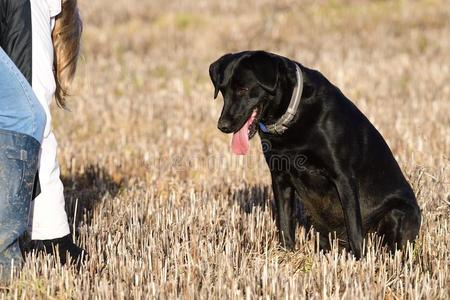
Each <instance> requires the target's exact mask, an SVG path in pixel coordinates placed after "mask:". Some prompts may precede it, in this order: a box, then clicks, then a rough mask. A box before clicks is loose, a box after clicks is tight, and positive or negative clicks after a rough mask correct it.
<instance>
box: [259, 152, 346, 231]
mask: <svg viewBox="0 0 450 300" xmlns="http://www.w3.org/2000/svg"><path fill="white" fill-rule="evenodd" d="M266 160H267V163H268V164H269V168H270V169H271V171H275V172H280V171H281V172H284V173H287V174H289V177H290V179H291V183H292V185H293V186H294V188H295V190H296V192H297V194H298V196H299V198H300V200H301V202H302V203H303V205H304V208H305V211H306V213H307V215H308V219H309V222H310V223H311V225H313V226H314V227H315V228H316V229H317V230H318V231H320V232H332V231H337V232H341V231H343V230H344V229H343V228H342V224H344V215H343V211H342V206H341V205H340V201H339V197H338V194H337V191H336V189H335V186H334V184H333V182H332V181H331V179H330V177H329V175H328V174H329V173H328V171H327V170H326V169H325V168H323V167H320V165H321V163H320V161H316V160H314V158H313V157H311V155H308V154H306V153H305V154H303V153H301V152H292V153H289V151H283V153H282V154H281V152H278V154H275V153H274V152H272V153H271V156H270V157H269V156H268V157H266ZM344 231H345V230H344Z"/></svg>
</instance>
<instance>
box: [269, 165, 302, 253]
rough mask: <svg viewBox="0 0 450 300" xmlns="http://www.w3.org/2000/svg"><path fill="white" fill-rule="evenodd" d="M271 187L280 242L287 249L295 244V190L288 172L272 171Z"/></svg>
mask: <svg viewBox="0 0 450 300" xmlns="http://www.w3.org/2000/svg"><path fill="white" fill-rule="evenodd" d="M272 189H273V194H274V197H275V206H276V210H277V211H276V214H275V219H276V224H277V228H278V234H279V238H280V243H281V244H282V245H283V246H284V247H285V248H287V249H293V248H294V246H295V227H296V225H297V222H296V219H295V203H294V201H295V190H294V187H293V186H292V184H291V180H290V178H289V175H288V174H284V173H282V172H272Z"/></svg>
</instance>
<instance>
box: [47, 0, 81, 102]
mask: <svg viewBox="0 0 450 300" xmlns="http://www.w3.org/2000/svg"><path fill="white" fill-rule="evenodd" d="M61 2H62V3H61V13H60V14H59V15H58V16H56V19H55V28H54V29H53V33H52V39H53V48H54V51H55V52H54V53H55V59H54V74H55V81H56V91H55V97H56V102H57V103H58V105H59V106H60V107H63V108H64V107H66V97H67V96H68V95H69V86H70V83H71V82H72V79H73V76H74V75H75V71H76V69H77V62H78V57H79V54H80V40H81V32H82V31H83V23H82V21H81V17H80V12H79V10H78V5H77V0H62V1H61Z"/></svg>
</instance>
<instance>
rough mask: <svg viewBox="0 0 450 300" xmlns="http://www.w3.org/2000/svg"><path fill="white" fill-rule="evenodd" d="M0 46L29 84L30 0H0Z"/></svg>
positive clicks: (30, 65) (30, 67)
mask: <svg viewBox="0 0 450 300" xmlns="http://www.w3.org/2000/svg"><path fill="white" fill-rule="evenodd" d="M0 18H1V20H0V47H2V48H3V50H4V51H5V52H6V54H8V56H9V57H10V58H11V60H12V61H13V62H14V63H15V65H16V66H17V68H18V69H19V70H20V71H21V72H22V74H23V75H24V76H25V78H26V79H27V80H28V82H29V83H30V85H31V74H32V32H31V29H32V28H31V5H30V0H0Z"/></svg>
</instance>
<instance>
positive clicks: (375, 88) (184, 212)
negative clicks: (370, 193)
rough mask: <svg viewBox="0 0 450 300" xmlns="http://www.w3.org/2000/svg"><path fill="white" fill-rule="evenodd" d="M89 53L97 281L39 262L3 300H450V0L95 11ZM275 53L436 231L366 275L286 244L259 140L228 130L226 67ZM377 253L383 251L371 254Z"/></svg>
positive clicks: (83, 168)
mask: <svg viewBox="0 0 450 300" xmlns="http://www.w3.org/2000/svg"><path fill="white" fill-rule="evenodd" d="M79 5H80V9H81V12H82V14H83V17H84V37H83V57H82V60H81V63H80V67H79V72H78V75H77V78H76V81H75V85H74V90H73V94H74V96H73V97H72V98H71V100H70V103H69V107H70V112H68V111H63V110H60V109H58V108H56V107H55V108H54V109H53V112H54V129H55V131H56V134H57V138H58V140H59V147H60V148H59V158H60V164H61V169H62V176H63V180H64V183H65V186H66V188H65V190H66V197H67V199H66V200H67V210H68V213H69V215H70V222H71V225H72V226H73V228H74V229H75V236H76V239H77V241H78V242H79V243H80V244H81V245H82V246H83V247H85V248H86V249H87V251H88V252H89V260H88V261H87V262H86V264H85V265H84V266H83V267H82V268H81V269H80V270H76V269H74V268H72V267H66V266H65V267H61V266H58V265H56V264H55V262H54V260H53V258H51V257H43V256H42V255H41V256H39V257H36V256H34V255H31V254H30V255H28V257H27V262H26V264H25V266H24V268H23V271H22V273H21V274H20V276H19V278H17V280H15V281H14V282H13V283H12V284H11V285H10V286H8V287H4V288H2V289H1V290H0V299H3V298H5V299H6V298H21V299H23V298H43V299H44V298H48V299H66V298H72V299H129V298H141V299H148V298H187V299H190V298H201V299H207V298H220V299H223V298H233V299H241V298H246V299H252V298H264V299H270V298H278V297H279V298H284V299H288V298H289V299H290V298H300V299H305V298H307V299H363V298H364V299H448V298H449V297H450V196H449V193H450V179H449V175H450V84H449V82H450V21H449V20H450V5H449V4H448V2H447V1H438V0H437V1H431V0H429V1H331V2H327V1H312V0H311V1H293V0H280V1H269V0H251V1H239V0H230V1H206V0H200V1H193V0H188V1H162V0H152V1H139V0H127V1H125V0H117V1H114V2H110V1H106V0H95V1H87V0H80V1H79ZM246 49H264V50H268V51H271V52H276V53H279V54H281V55H284V56H288V57H290V58H292V59H295V60H297V61H299V62H301V63H302V64H304V65H305V66H308V67H312V68H315V69H318V70H320V71H321V72H322V73H323V74H324V75H325V76H326V77H327V78H329V79H330V80H331V81H332V82H333V83H335V84H336V85H337V86H339V87H340V89H341V90H342V91H343V92H344V94H345V95H347V96H348V97H349V98H350V99H352V101H354V103H355V104H356V105H357V106H358V107H359V108H360V109H361V110H362V111H363V112H364V113H365V114H366V115H367V116H368V118H369V119H370V120H371V121H372V122H373V123H374V124H375V126H376V127H377V128H378V129H379V130H380V132H381V133H382V134H383V136H384V137H385V139H386V141H387V142H388V144H389V146H390V147H391V149H392V151H393V152H394V154H395V156H396V158H397V160H398V161H399V163H400V165H401V167H402V169H403V171H404V172H405V174H406V176H407V178H408V180H409V181H410V183H411V184H412V186H413V188H414V190H415V192H416V195H417V198H418V201H419V205H420V207H421V209H422V213H423V220H422V228H421V231H420V236H419V237H418V240H417V242H416V247H415V248H414V249H411V248H410V249H408V251H406V252H404V253H397V254H396V255H395V256H389V255H388V254H387V253H386V252H385V251H383V250H380V248H379V247H378V246H377V245H376V243H374V244H372V245H371V246H370V247H369V250H368V251H367V254H366V257H365V258H363V259H362V260H360V261H356V260H355V259H354V258H353V257H352V256H351V255H348V254H347V253H341V252H338V251H337V250H336V249H334V250H333V251H331V252H329V253H321V252H318V250H317V249H316V242H315V240H316V238H315V234H314V233H313V232H305V231H304V230H303V229H301V228H299V229H298V231H297V235H296V236H297V245H296V248H297V250H296V251H294V252H286V251H284V250H283V249H281V248H280V247H279V245H278V242H277V234H276V229H275V224H274V221H273V220H272V215H271V214H272V211H271V201H272V197H273V196H272V192H271V186H270V176H269V171H268V170H267V169H266V167H265V163H264V159H263V156H262V152H261V147H260V144H259V141H258V139H259V138H255V139H254V140H252V141H251V152H250V154H249V155H248V156H247V157H245V158H239V157H236V156H233V155H232V154H231V151H230V148H229V139H230V137H229V136H226V135H224V134H222V133H220V132H219V131H218V130H217V129H216V122H217V119H218V117H219V114H220V110H221V103H222V100H221V97H220V96H219V98H218V100H216V101H212V96H213V87H212V85H211V83H210V80H209V76H208V67H209V64H210V63H211V62H212V61H214V60H215V59H217V58H218V57H219V56H221V55H222V54H224V53H227V52H234V51H239V50H246ZM368 243H372V242H371V241H368Z"/></svg>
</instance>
